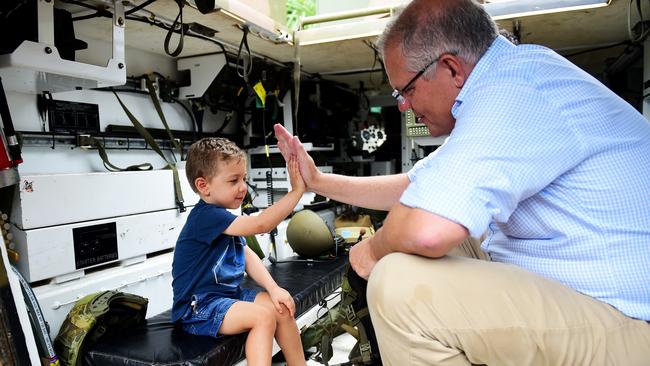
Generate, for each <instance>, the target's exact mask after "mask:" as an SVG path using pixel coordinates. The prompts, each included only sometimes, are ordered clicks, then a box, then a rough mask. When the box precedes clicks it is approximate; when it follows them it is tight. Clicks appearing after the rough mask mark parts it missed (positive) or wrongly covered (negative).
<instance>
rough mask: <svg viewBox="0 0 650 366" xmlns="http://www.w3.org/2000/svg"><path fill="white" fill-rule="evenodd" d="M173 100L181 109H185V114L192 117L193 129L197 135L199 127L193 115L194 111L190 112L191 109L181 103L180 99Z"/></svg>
mask: <svg viewBox="0 0 650 366" xmlns="http://www.w3.org/2000/svg"><path fill="white" fill-rule="evenodd" d="M172 100H173V101H174V102H176V103H178V104H180V106H181V107H183V109H184V110H185V112H187V114H188V115H189V116H190V119H191V120H192V129H194V132H195V133H196V132H198V125H197V124H196V119H195V118H194V114H192V111H190V109H189V108H188V107H187V106H186V105H185V104H183V103H181V101H180V100H178V98H174V97H172Z"/></svg>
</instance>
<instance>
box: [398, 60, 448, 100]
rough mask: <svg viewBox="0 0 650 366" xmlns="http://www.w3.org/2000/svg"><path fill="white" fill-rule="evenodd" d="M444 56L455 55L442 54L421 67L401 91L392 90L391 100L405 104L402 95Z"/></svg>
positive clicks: (404, 98)
mask: <svg viewBox="0 0 650 366" xmlns="http://www.w3.org/2000/svg"><path fill="white" fill-rule="evenodd" d="M445 54H451V55H456V52H443V53H442V54H441V55H440V56H438V57H436V58H435V59H433V60H432V61H431V62H429V63H428V64H427V65H426V66H425V67H423V68H422V70H420V71H418V73H417V74H415V76H414V77H413V78H412V79H411V80H410V81H409V82H408V83H406V86H404V87H403V88H402V89H393V93H392V94H391V95H392V96H393V98H395V100H397V103H398V104H399V105H403V104H405V103H406V97H405V96H404V94H406V93H407V92H408V90H409V88H410V87H411V86H412V85H413V84H414V83H415V82H416V81H418V79H419V78H420V76H422V75H423V74H424V72H425V71H427V69H428V68H429V67H431V65H433V64H435V63H436V62H438V60H440V58H441V57H442V56H443V55H445Z"/></svg>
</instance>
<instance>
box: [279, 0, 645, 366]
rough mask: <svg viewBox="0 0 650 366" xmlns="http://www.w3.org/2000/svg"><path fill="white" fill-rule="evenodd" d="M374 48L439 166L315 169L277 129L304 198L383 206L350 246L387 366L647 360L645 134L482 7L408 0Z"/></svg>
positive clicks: (591, 82)
mask: <svg viewBox="0 0 650 366" xmlns="http://www.w3.org/2000/svg"><path fill="white" fill-rule="evenodd" d="M378 46H379V49H380V51H381V53H382V57H383V59H384V63H385V66H386V72H387V74H388V76H389V80H390V83H391V85H392V86H393V87H394V88H395V89H394V91H393V96H394V97H395V98H396V100H397V104H398V107H399V109H400V110H401V111H405V110H407V109H412V110H413V112H414V113H415V115H416V117H417V119H418V121H419V122H420V123H424V124H425V125H426V126H427V128H428V129H429V132H430V133H431V135H433V136H440V135H446V134H449V139H448V141H447V143H446V144H445V145H443V146H442V147H441V148H439V149H438V150H437V151H436V153H435V156H434V155H430V156H428V157H427V158H425V159H423V160H421V161H420V162H418V163H417V164H416V165H415V166H414V167H413V169H411V170H410V171H409V172H408V173H406V174H396V175H389V176H377V177H346V176H341V175H335V174H323V173H320V172H319V171H318V170H317V169H316V167H315V166H314V163H313V160H312V159H311V158H310V157H309V155H308V154H307V153H306V152H305V150H304V149H303V147H302V144H301V143H300V141H299V140H298V138H297V137H292V136H290V135H289V134H288V133H287V131H286V130H284V129H283V128H282V127H281V126H276V128H275V131H276V136H277V137H278V141H279V146H280V148H281V150H282V152H283V154H285V156H288V155H289V154H295V155H296V156H298V158H299V161H300V169H301V174H302V176H303V178H304V180H305V182H306V184H307V186H308V189H310V190H312V191H315V192H317V193H320V194H322V195H325V196H329V197H332V198H334V199H336V200H338V201H342V202H346V203H351V204H353V205H357V206H362V207H369V208H374V209H384V210H389V214H388V216H387V218H386V220H385V222H384V225H383V227H382V228H381V229H379V230H378V231H377V233H376V234H375V236H374V237H372V238H369V239H366V240H365V241H362V242H361V243H359V244H357V245H355V246H354V247H353V248H352V250H351V251H350V262H351V264H352V266H353V268H354V269H355V271H356V272H357V273H359V275H361V276H362V277H365V278H368V277H369V285H368V302H369V308H370V314H371V318H372V321H373V323H374V325H375V330H376V333H377V337H378V341H379V348H380V350H381V355H382V359H383V361H384V363H385V364H388V365H470V364H486V365H517V366H520V365H626V366H627V365H639V366H640V365H648V364H650V324H648V322H647V321H648V320H650V214H649V212H650V184H648V177H650V159H648V156H650V123H648V121H647V120H645V119H644V118H643V116H642V115H641V114H639V113H638V111H636V110H635V109H634V108H632V107H631V106H630V105H629V104H627V103H626V102H625V101H623V100H622V99H620V98H619V97H618V96H616V95H615V94H614V93H612V92H611V91H610V90H608V89H607V88H606V87H605V86H603V85H602V84H600V83H599V82H598V81H597V80H595V79H594V78H592V77H591V76H589V75H588V74H586V73H585V72H583V71H582V70H580V69H578V68H577V67H576V66H574V65H573V64H571V63H570V62H568V61H567V60H565V59H564V58H562V57H561V56H559V55H557V54H556V53H554V52H553V51H551V50H549V49H547V48H544V47H539V46H533V45H521V46H517V45H514V44H512V43H511V42H509V41H507V40H506V39H505V38H503V37H502V36H499V35H498V30H497V27H496V25H495V24H494V22H493V21H492V19H491V18H490V16H489V15H488V14H487V13H486V12H485V10H484V9H483V7H482V6H480V5H479V4H477V3H476V2H474V1H472V0H454V1H442V0H437V1H435V0H428V1H427V0H414V1H413V2H411V3H410V4H409V5H408V6H407V7H406V8H405V9H404V10H403V11H402V12H401V13H400V15H399V16H397V17H396V18H395V19H394V20H393V21H392V23H390V24H389V25H388V27H387V28H386V30H385V31H384V33H383V34H382V36H381V37H380V39H379V42H378ZM485 232H487V233H488V235H487V237H486V238H485V239H484V240H483V242H482V245H481V248H480V249H478V248H475V249H473V250H471V249H472V246H471V245H469V246H468V245H466V244H467V243H468V241H467V238H468V237H474V238H478V237H479V236H481V235H482V234H483V233H485ZM463 243H464V244H463ZM460 247H463V248H464V249H467V248H469V249H470V250H465V251H464V252H466V253H468V252H470V253H473V255H471V256H473V257H478V256H479V255H478V254H479V253H480V254H482V255H484V256H487V257H489V258H490V259H491V260H476V259H471V258H466V257H462V256H455V255H449V254H450V253H458V252H459V250H458V249H459V248H460Z"/></svg>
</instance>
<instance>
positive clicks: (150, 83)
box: [147, 75, 183, 153]
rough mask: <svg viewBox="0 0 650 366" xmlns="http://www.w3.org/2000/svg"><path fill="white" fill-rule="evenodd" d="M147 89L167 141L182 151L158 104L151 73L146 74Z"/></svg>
mask: <svg viewBox="0 0 650 366" xmlns="http://www.w3.org/2000/svg"><path fill="white" fill-rule="evenodd" d="M147 90H149V97H151V101H152V102H153V105H154V107H156V112H158V116H159V117H160V120H161V121H162V123H163V126H165V130H167V135H168V136H169V141H170V142H171V144H172V146H174V148H175V149H178V151H180V152H181V153H182V152H183V146H182V145H181V143H180V142H179V141H178V140H177V139H175V138H174V135H173V134H172V130H171V129H170V128H169V125H168V124H167V119H166V118H165V114H164V113H163V111H162V107H161V106H160V101H159V100H158V95H157V94H156V88H154V86H153V81H152V80H151V75H147Z"/></svg>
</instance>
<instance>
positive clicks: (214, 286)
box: [172, 200, 246, 321]
mask: <svg viewBox="0 0 650 366" xmlns="http://www.w3.org/2000/svg"><path fill="white" fill-rule="evenodd" d="M236 218H237V216H235V215H233V214H232V213H230V212H229V211H228V210H226V209H225V208H223V207H219V206H215V205H211V204H207V203H205V202H204V201H203V200H200V201H199V203H197V204H196V206H194V208H193V209H192V211H191V212H190V214H189V215H188V217H187V221H186V222H185V226H183V230H182V231H181V234H180V235H179V236H178V240H177V241H176V249H175V250H174V261H173V263H172V277H173V281H172V288H173V289H174V305H173V306H172V321H177V320H179V319H180V318H181V317H182V316H183V314H185V312H186V311H187V309H188V308H189V306H190V303H191V300H192V296H193V295H198V294H206V293H209V294H213V295H216V296H221V297H234V296H237V289H238V287H239V285H240V284H241V282H242V280H243V279H244V271H245V267H246V266H245V264H246V263H245V258H244V246H245V245H246V244H245V243H246V241H245V240H244V238H242V237H239V236H237V237H236V236H230V235H227V234H224V233H223V231H224V230H226V229H227V228H228V226H230V224H231V223H232V222H233V221H234V220H235V219H236Z"/></svg>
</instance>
